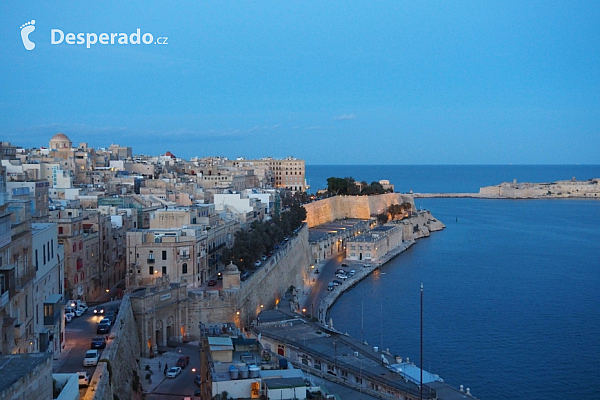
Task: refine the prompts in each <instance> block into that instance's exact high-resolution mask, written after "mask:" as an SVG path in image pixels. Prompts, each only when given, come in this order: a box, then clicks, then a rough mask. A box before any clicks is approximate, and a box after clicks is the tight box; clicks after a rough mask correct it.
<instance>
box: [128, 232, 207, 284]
mask: <svg viewBox="0 0 600 400" xmlns="http://www.w3.org/2000/svg"><path fill="white" fill-rule="evenodd" d="M206 238H207V234H206V232H205V231H204V230H203V229H202V228H200V227H187V228H180V229H134V230H131V231H129V232H127V265H129V281H128V284H127V285H128V287H139V286H153V285H155V284H156V282H157V280H158V278H159V277H166V276H168V277H169V280H170V281H171V282H177V283H185V284H190V285H194V286H198V285H201V284H202V283H204V282H205V281H206V279H207V276H206V272H205V271H206V254H207V242H206Z"/></svg>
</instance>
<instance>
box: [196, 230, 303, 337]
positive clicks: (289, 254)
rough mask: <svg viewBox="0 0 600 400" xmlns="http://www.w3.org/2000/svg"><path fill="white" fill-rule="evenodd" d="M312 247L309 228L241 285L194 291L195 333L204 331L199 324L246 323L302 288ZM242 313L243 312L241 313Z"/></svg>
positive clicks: (242, 324)
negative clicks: (295, 289) (290, 293)
mask: <svg viewBox="0 0 600 400" xmlns="http://www.w3.org/2000/svg"><path fill="white" fill-rule="evenodd" d="M309 268H310V248H309V244H308V227H307V226H306V225H304V226H303V227H302V228H301V229H300V230H299V231H298V233H297V235H296V236H292V237H290V240H289V241H288V242H287V243H286V244H285V245H282V246H281V248H280V249H279V250H278V251H277V252H276V253H275V255H274V256H273V257H272V258H270V259H269V260H268V261H267V262H265V263H264V264H263V265H262V266H261V267H260V268H259V269H258V270H256V271H255V272H254V273H253V274H252V275H251V276H250V277H249V278H248V279H247V280H246V281H244V282H242V283H241V287H240V288H235V289H228V290H210V291H190V297H189V303H188V307H189V318H190V322H189V324H188V326H189V328H190V333H191V334H192V336H195V337H198V336H199V334H200V331H199V328H198V326H199V323H202V324H204V325H212V324H217V323H223V322H228V321H232V322H235V323H236V324H237V326H246V325H248V324H249V323H250V322H252V321H253V320H254V319H255V318H256V316H257V315H258V313H259V312H260V311H261V309H263V308H261V305H263V306H264V309H267V308H270V307H273V306H275V304H276V302H277V301H278V300H279V299H280V298H282V297H283V294H284V293H285V292H286V291H287V289H288V288H289V287H290V286H294V287H301V286H302V285H303V284H304V281H306V280H308V279H309V277H308V270H309ZM238 312H239V314H238Z"/></svg>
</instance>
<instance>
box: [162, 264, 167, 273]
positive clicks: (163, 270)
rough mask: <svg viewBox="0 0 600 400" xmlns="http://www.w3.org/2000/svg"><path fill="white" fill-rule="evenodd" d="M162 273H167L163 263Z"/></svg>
mask: <svg viewBox="0 0 600 400" xmlns="http://www.w3.org/2000/svg"><path fill="white" fill-rule="evenodd" d="M162 274H163V275H166V274H167V267H165V266H164V265H163V267H162Z"/></svg>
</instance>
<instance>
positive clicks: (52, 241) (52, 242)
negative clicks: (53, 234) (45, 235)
mask: <svg viewBox="0 0 600 400" xmlns="http://www.w3.org/2000/svg"><path fill="white" fill-rule="evenodd" d="M50 248H51V249H52V258H54V239H52V240H50Z"/></svg>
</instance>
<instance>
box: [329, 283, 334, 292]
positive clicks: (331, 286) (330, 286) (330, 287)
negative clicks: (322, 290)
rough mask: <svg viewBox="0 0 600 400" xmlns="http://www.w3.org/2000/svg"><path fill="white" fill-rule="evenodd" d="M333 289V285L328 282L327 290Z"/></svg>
mask: <svg viewBox="0 0 600 400" xmlns="http://www.w3.org/2000/svg"><path fill="white" fill-rule="evenodd" d="M334 288H335V285H334V284H333V282H329V284H328V285H327V290H329V291H332V290H333V289H334Z"/></svg>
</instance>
